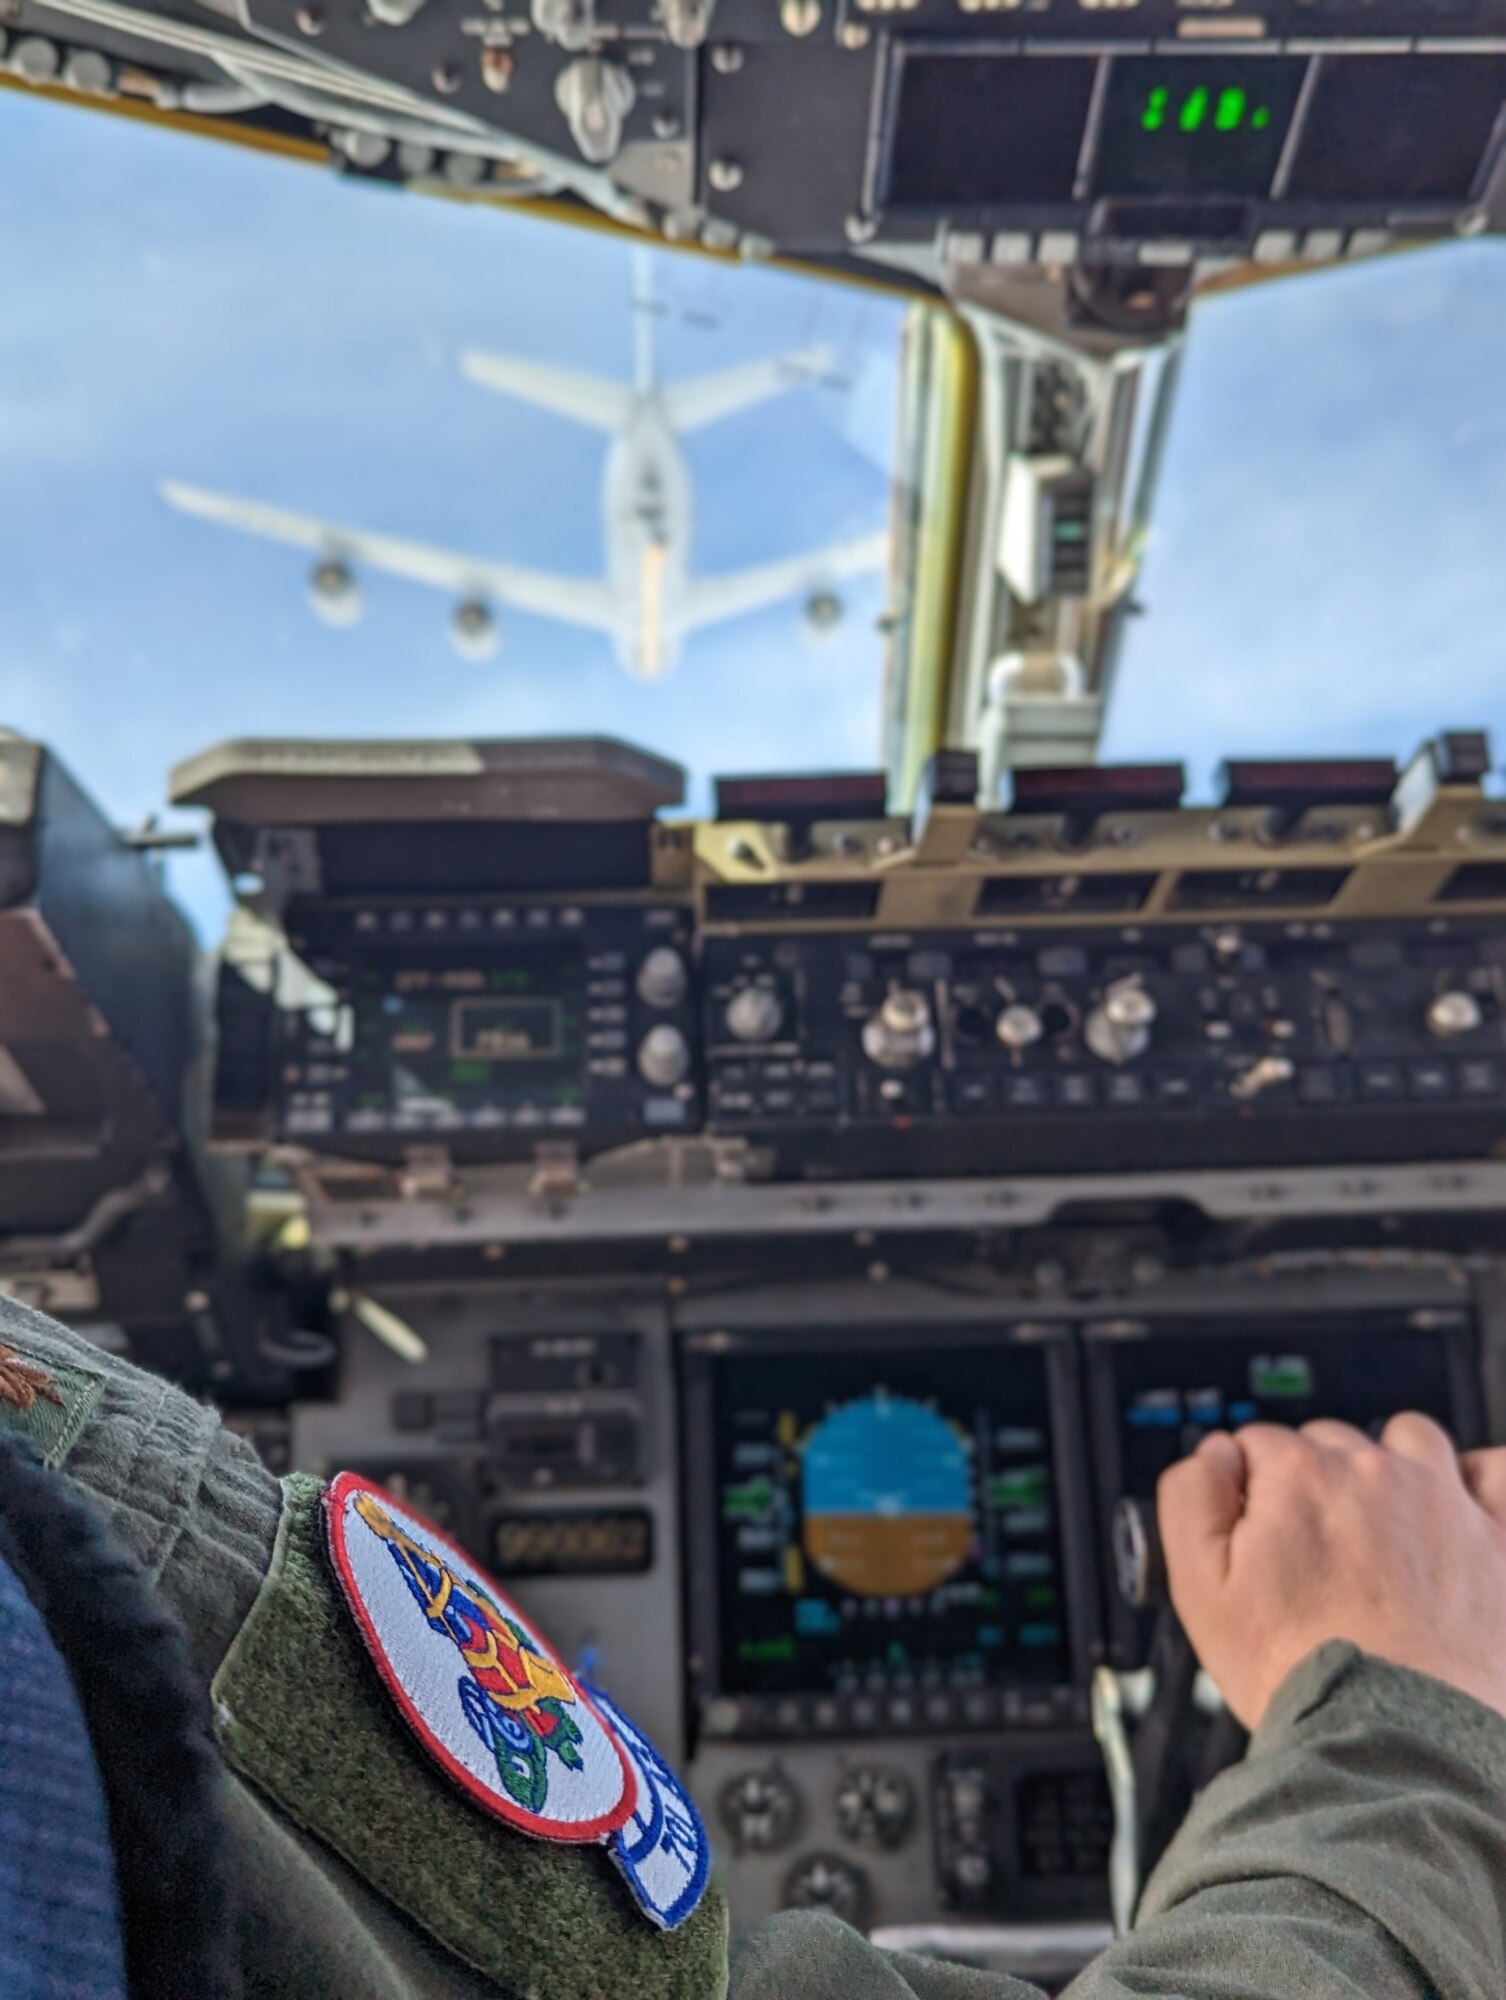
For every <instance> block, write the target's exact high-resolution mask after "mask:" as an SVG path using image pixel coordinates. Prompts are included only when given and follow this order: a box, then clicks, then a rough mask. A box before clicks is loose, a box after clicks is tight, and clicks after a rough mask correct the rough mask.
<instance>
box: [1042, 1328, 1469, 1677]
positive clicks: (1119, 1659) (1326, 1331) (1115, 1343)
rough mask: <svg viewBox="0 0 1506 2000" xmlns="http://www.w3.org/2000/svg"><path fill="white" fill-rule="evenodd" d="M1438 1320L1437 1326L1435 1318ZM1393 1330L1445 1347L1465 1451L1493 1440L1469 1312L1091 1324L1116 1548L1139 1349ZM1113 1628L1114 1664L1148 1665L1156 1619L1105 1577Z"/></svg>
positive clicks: (1103, 1489)
mask: <svg viewBox="0 0 1506 2000" xmlns="http://www.w3.org/2000/svg"><path fill="white" fill-rule="evenodd" d="M1430 1320H1431V1321H1433V1322H1435V1323H1431V1324H1430V1323H1429V1321H1430ZM1387 1333H1407V1334H1411V1335H1417V1334H1423V1335H1425V1336H1427V1337H1429V1338H1432V1339H1435V1340H1437V1341H1438V1343H1439V1345H1440V1346H1441V1347H1442V1348H1443V1350H1444V1359H1445V1364H1446V1367H1447V1371H1448V1384H1449V1394H1450V1398H1451V1400H1452V1403H1453V1426H1454V1435H1455V1438H1456V1440H1457V1442H1458V1445H1459V1448H1460V1450H1461V1451H1469V1450H1471V1449H1473V1448H1474V1447H1475V1446H1477V1445H1480V1444H1482V1443H1483V1442H1484V1438H1485V1411H1484V1403H1483V1399H1482V1393H1481V1385H1480V1378H1479V1367H1478V1356H1477V1344H1476V1328H1475V1322H1474V1318H1473V1315H1472V1314H1471V1313H1470V1312H1469V1311H1468V1310H1467V1309H1465V1308H1464V1307H1459V1308H1457V1309H1453V1310H1450V1309H1447V1308H1443V1307H1417V1306H1413V1307H1402V1308H1394V1309H1384V1308H1382V1309H1374V1308H1365V1307H1355V1308H1351V1309H1349V1310H1344V1309H1342V1308H1338V1309H1331V1310H1328V1311H1324V1310H1323V1309H1322V1307H1314V1308H1308V1309H1307V1310H1301V1309H1296V1310H1292V1309H1283V1308H1281V1307H1271V1308H1269V1309H1267V1310H1265V1311H1259V1310H1256V1309H1247V1310H1242V1311H1238V1312H1232V1313H1231V1312H1230V1311H1228V1310H1227V1309H1226V1308H1225V1307H1223V1306H1221V1305H1217V1304H1214V1303H1212V1302H1210V1303H1208V1304H1206V1305H1204V1306H1201V1307H1190V1306H1189V1307H1187V1308H1186V1309H1184V1310H1181V1311H1178V1312H1158V1313H1156V1314H1155V1315H1154V1316H1153V1317H1151V1318H1148V1319H1146V1320H1144V1321H1139V1320H1137V1321H1133V1322H1124V1321H1105V1322H1100V1323H1098V1324H1094V1323H1093V1322H1092V1321H1089V1322H1087V1323H1086V1324H1084V1325H1083V1326H1082V1328H1081V1335H1082V1343H1083V1357H1084V1359H1083V1366H1084V1370H1085V1385H1086V1400H1087V1418H1088V1426H1089V1428H1088V1430H1087V1433H1086V1437H1087V1442H1088V1447H1089V1451H1090V1453H1091V1457H1092V1462H1093V1466H1094V1469H1095V1473H1096V1477H1097V1483H1098V1503H1099V1534H1100V1538H1101V1546H1102V1547H1103V1548H1104V1549H1108V1548H1109V1546H1110V1539H1111V1533H1112V1522H1113V1514H1114V1509H1115V1507H1116V1505H1117V1504H1118V1501H1119V1497H1120V1495H1121V1493H1122V1492H1123V1490H1124V1450H1123V1438H1122V1436H1121V1432H1120V1412H1119V1384H1118V1378H1117V1372H1116V1365H1115V1364H1116V1360H1117V1358H1118V1356H1119V1355H1120V1354H1122V1353H1123V1352H1124V1351H1125V1350H1126V1349H1127V1348H1128V1347H1129V1346H1131V1345H1135V1346H1143V1345H1144V1344H1146V1343H1148V1342H1150V1341H1153V1340H1159V1339H1166V1338H1171V1339H1186V1338H1187V1337H1188V1336H1189V1335H1197V1336H1200V1337H1201V1338H1203V1339H1206V1340H1207V1341H1209V1342H1210V1343H1211V1342H1234V1341H1250V1340H1256V1339H1262V1338H1265V1339H1269V1341H1270V1343H1271V1345H1272V1347H1280V1346H1283V1345H1285V1344H1286V1343H1289V1342H1290V1343H1295V1344H1297V1345H1300V1344H1301V1342H1302V1340H1303V1338H1304V1336H1307V1335H1311V1334H1322V1335H1323V1336H1325V1337H1327V1338H1331V1337H1332V1336H1334V1335H1335V1334H1346V1335H1349V1336H1351V1337H1352V1338H1353V1339H1355V1340H1356V1341H1357V1342H1361V1341H1363V1340H1365V1339H1366V1338H1367V1337H1374V1336H1376V1335H1384V1334H1387ZM1103 1589H1104V1630H1105V1632H1106V1634H1107V1637H1108V1641H1109V1657H1110V1659H1111V1660H1113V1661H1114V1662H1115V1663H1116V1664H1117V1665H1121V1666H1124V1665H1139V1664H1140V1663H1141V1660H1142V1656H1143V1654H1144V1651H1145V1645H1146V1633H1147V1625H1148V1614H1144V1613H1138V1612H1135V1611H1133V1610H1131V1609H1130V1607H1129V1606H1128V1605H1127V1604H1126V1603H1125V1602H1124V1601H1123V1599H1122V1598H1121V1597H1120V1596H1119V1593H1118V1591H1117V1589H1116V1588H1115V1585H1114V1579H1113V1576H1112V1575H1111V1574H1108V1573H1107V1572H1106V1573H1105V1574H1104V1576H1103Z"/></svg>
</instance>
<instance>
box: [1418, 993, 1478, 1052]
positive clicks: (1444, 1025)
mask: <svg viewBox="0 0 1506 2000" xmlns="http://www.w3.org/2000/svg"><path fill="white" fill-rule="evenodd" d="M1484 1019H1485V1013H1484V1009H1483V1008H1482V1007H1481V1005H1480V1003H1479V1001H1478V1000H1477V999H1476V998H1475V996H1474V994H1473V993H1465V992H1462V991H1461V990H1460V989H1459V988H1458V987H1453V988H1451V989H1450V990H1449V991H1448V992H1447V993H1435V994H1434V996H1433V998H1432V1000H1431V1001H1430V1002H1429V1005H1428V1033H1429V1034H1430V1035H1436V1036H1437V1037H1438V1039H1439V1040H1440V1041H1444V1042H1446V1041H1450V1040H1452V1038H1453V1037H1454V1036H1455V1035H1469V1034H1473V1032H1474V1031H1475V1029H1476V1028H1478V1027H1479V1026H1480V1025H1481V1024H1482V1023H1483V1021H1484Z"/></svg>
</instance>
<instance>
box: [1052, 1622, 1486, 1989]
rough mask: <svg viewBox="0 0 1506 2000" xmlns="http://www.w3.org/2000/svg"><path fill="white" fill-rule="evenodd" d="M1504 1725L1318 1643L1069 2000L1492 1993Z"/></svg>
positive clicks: (1461, 1701)
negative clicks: (1123, 1931) (1134, 1913)
mask: <svg viewBox="0 0 1506 2000" xmlns="http://www.w3.org/2000/svg"><path fill="white" fill-rule="evenodd" d="M1502 1993H1506V1718H1503V1717H1502V1716H1500V1715H1498V1714H1496V1713H1495V1712H1494V1711H1493V1710H1490V1709H1487V1708H1485V1707H1483V1706H1482V1705H1481V1704H1479V1703H1478V1702H1475V1701H1472V1700H1471V1699H1470V1698H1469V1697H1468V1696H1466V1695H1463V1694H1460V1693H1459V1692H1457V1690H1455V1689H1453V1688H1450V1687H1446V1686H1445V1685H1444V1684H1443V1683H1442V1682H1440V1681H1435V1680H1433V1679H1431V1678H1430V1677H1428V1676H1425V1675H1422V1674H1413V1673H1408V1672H1406V1671H1405V1670H1403V1669H1401V1668H1399V1667H1392V1666H1388V1665H1385V1664H1383V1663H1382V1662H1380V1661H1377V1660H1373V1659H1370V1658H1367V1657H1366V1656H1364V1655H1362V1654H1360V1653H1359V1652H1357V1651H1356V1649H1355V1648H1354V1647H1352V1646H1349V1645H1343V1644H1332V1645H1327V1646H1323V1647H1320V1648H1319V1649H1318V1651H1317V1652H1316V1653H1314V1654H1312V1655H1310V1656H1309V1658H1308V1659H1307V1660H1305V1661H1304V1662H1303V1663H1302V1664H1301V1666H1299V1667H1298V1668H1297V1669H1296V1670H1295V1671H1294V1672H1293V1673H1292V1674H1290V1675H1289V1676H1288V1678H1287V1680H1286V1681H1285V1683H1284V1684H1283V1686H1282V1688H1281V1690H1280V1691H1279V1693H1278V1694H1277V1696H1276V1697H1275V1699H1274V1701H1273V1702H1272V1704H1271V1708H1270V1711H1269V1713H1268V1714H1267V1716H1266V1719H1265V1720H1264V1722H1263V1723H1262V1724H1261V1727H1260V1729H1259V1731H1258V1732H1257V1734H1256V1736H1255V1739H1254V1742H1253V1743H1252V1745H1251V1749H1250V1754H1249V1756H1248V1757H1247V1758H1246V1760H1245V1762H1244V1763H1242V1764H1240V1765H1238V1766H1236V1767H1235V1768H1234V1769H1233V1770H1231V1771H1227V1772H1225V1773H1224V1774H1223V1776H1221V1777H1220V1778H1218V1779H1217V1780H1215V1782H1214V1783H1213V1784H1212V1785H1210V1786H1209V1788H1208V1790H1207V1791H1206V1792H1205V1793H1204V1794H1203V1795H1202V1797H1201V1798H1200V1799H1199V1801H1198V1802H1197V1804H1196V1806H1195V1807H1194V1809H1193V1811H1192V1813H1191V1814H1190V1815H1189V1817H1188V1819H1187V1821H1186V1823H1185V1824H1184V1826H1183V1827H1182V1829H1181V1831H1180V1832H1179V1834H1178V1835H1177V1838H1176V1839H1175V1841H1174V1842H1173V1843H1172V1845H1171V1847H1170V1848H1169V1849H1168V1850H1167V1853H1166V1856H1165V1858H1164V1860H1163V1861H1162V1862H1161V1865H1160V1867H1159V1868H1158V1869H1157V1870H1156V1873H1155V1875H1154V1876H1153V1877H1152V1879H1151V1882H1150V1885H1149V1887H1148V1889H1147V1891H1146V1894H1145V1898H1144V1901H1143V1903H1142V1906H1141V1912H1140V1918H1139V1923H1138V1925H1137V1928H1136V1929H1135V1931H1134V1932H1133V1934H1132V1935H1131V1936H1130V1937H1128V1938H1125V1939H1123V1940H1122V1941H1121V1942H1120V1943H1118V1944H1116V1945H1115V1946H1113V1947H1112V1949H1111V1950H1109V1951H1108V1952H1106V1953H1105V1954H1104V1956H1103V1957H1102V1958H1100V1959H1099V1960H1097V1961H1096V1963H1095V1964H1093V1965H1092V1966H1091V1967H1090V1968H1089V1969H1088V1970H1087V1971H1086V1972H1085V1973H1083V1974H1082V1976H1081V1977H1080V1978H1079V1979H1078V1980H1076V1981H1075V1982H1074V1983H1073V1985H1072V1986H1071V1987H1070V1988H1069V1989H1068V2000H1126V1996H1128V1995H1130V1994H1133V1995H1134V1996H1136V2000H1163V1996H1167V2000H1169V1996H1173V1995H1174V1996H1176V2000H1293V1996H1297V1995H1300V1996H1302V2000H1439V1996H1442V2000H1496V1997H1497V1996H1499V1995H1501V1994H1502Z"/></svg>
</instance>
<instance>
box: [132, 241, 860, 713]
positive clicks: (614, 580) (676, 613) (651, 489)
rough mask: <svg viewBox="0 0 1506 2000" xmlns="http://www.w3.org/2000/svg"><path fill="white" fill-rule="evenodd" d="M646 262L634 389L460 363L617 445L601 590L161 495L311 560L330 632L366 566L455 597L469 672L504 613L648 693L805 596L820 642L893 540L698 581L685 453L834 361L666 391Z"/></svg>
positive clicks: (507, 363)
mask: <svg viewBox="0 0 1506 2000" xmlns="http://www.w3.org/2000/svg"><path fill="white" fill-rule="evenodd" d="M648 263H649V259H648V257H647V255H646V253H643V252H639V253H638V254H637V255H636V256H635V259H634V280H635V285H634V300H635V303H634V328H635V346H636V355H635V364H636V365H635V368H634V374H633V380H632V381H631V382H630V383H625V382H611V381H607V380H604V379H603V378H601V377H599V376H595V375H585V374H580V373H577V372H575V371H574V370H571V369H567V368H557V367H554V366H553V365H551V364H549V363H547V362H537V361H525V360H521V359H518V358H516V357H514V356H512V355H505V354H486V353H481V352H477V351H474V350H472V351H468V352H466V353H465V354H463V355H462V356H461V364H460V365H461V367H462V369H463V370H464V372H465V374H466V376H467V378H468V379H469V380H470V381H472V382H475V383H476V384H478V385H479V386H480V387H481V388H483V389H494V390H496V391H498V392H499V393H500V394H502V395H505V396H514V397H516V398H517V399H518V400H519V401H521V402H525V403H531V404H533V405H534V406H535V407H536V408H538V409H543V410H549V411H552V412H553V413H554V414H555V415H557V416H561V417H567V418H569V419H571V420H572V421H573V422H575V423H579V424H587V425H589V426H591V427H592V428H593V429H596V430H599V431H602V432H604V433H605V434H606V435H607V436H608V437H610V438H611V440H612V442H611V445H610V447H609V449H608V452H607V457H606V464H605V467H604V469H603V473H602V511H603V515H604V518H605V545H606V573H605V575H603V576H601V577H597V578H593V577H577V576H561V575H557V574H555V573H553V572H550V571H546V570H536V569H527V568H524V567H523V566H522V565H521V564H518V563H509V562H502V561H498V560H495V559H493V558H488V557H481V556H470V555H466V554H464V553H462V552H460V551H458V550H454V549H441V548H433V547H431V546H429V545H428V544H427V543H423V542H416V541H408V540H405V539H403V538H401V537H399V536H396V535H383V534H372V533H369V532H368V531H367V530H365V529H362V528H348V527H344V526H342V525H340V524H339V523H337V522H333V521H321V520H317V519H315V518H314V517H313V516H311V515H306V514H294V513H291V512H289V511H288V510H286V509H285V508H282V507H277V506H272V505H269V504H267V503H265V502H263V501H260V500H248V499H243V498H241V497H239V496H238V495H235V494H229V493H212V492H207V491H206V490H205V489H203V488H202V487H198V486H190V485H186V484H184V483H183V482H181V481H179V480H175V479H167V480H164V481H163V482H162V489H161V490H162V497H163V498H164V499H165V500H166V501H168V503H169V504H170V505H171V506H174V507H178V508H181V509H182V511H183V512H184V513H188V514H197V515H199V516H201V517H202V518H203V519H204V520H208V521H217V522H219V523H220V524H221V526H223V527H227V528H237V529H239V530H240V531H241V532H242V533H243V534H248V535H259V536H261V537H262V538H263V539H264V540H267V541H274V542H285V543H287V544H288V545H289V546H290V547H292V548H299V549H307V550H308V551H309V552H310V553H311V554H312V555H313V556H314V559H315V560H314V568H313V571H312V573H311V575H310V579H309V592H310V597H311V599H312V602H313V607H314V610H315V611H316V612H317V613H318V614H319V616H320V617H321V618H323V619H324V620H325V621H326V622H327V623H329V624H332V625H349V624H353V623H354V622H355V621H356V620H357V619H358V618H359V617H360V616H361V612H362V609H363V602H362V593H361V587H360V582H359V580H358V570H359V568H360V567H361V566H362V565H364V566H366V567H367V568H370V569H376V570H384V571H386V572H387V574H389V575H391V576H401V577H406V578H407V579H408V580H409V581H410V582H413V583H424V584H429V585H431V586H432V587H433V588H435V589H437V590H444V591H449V592H451V593H452V594H453V595H454V597H455V598H456V605H455V610H454V613H453V616H452V619H451V627H450V630H451V638H452V639H453V641H454V644H455V647H456V650H457V651H458V652H459V653H460V654H461V656H462V657H463V658H465V659H470V660H476V661H481V660H485V659H487V658H489V657H490V655H491V654H492V653H493V652H494V651H495V650H496V646H497V643H498V639H499V637H500V634H499V631H498V623H497V617H496V613H495V611H494V609H493V606H494V605H496V604H506V605H510V606H512V607H513V608H514V609H516V610H518V611H527V612H532V613H534V614H535V615H536V616H540V617H544V618H557V619H559V620H561V621H562V622H563V623H565V624H569V625H583V626H586V627H587V628H589V629H590V630H593V631H598V632H604V633H606V634H607V635H608V636H609V637H610V638H611V640H612V643H613V645H614V646H615V648H616V651H617V657H618V659H619V660H620V661H621V662H622V665H623V666H624V667H625V668H626V670H627V672H628V673H630V674H631V675H633V676H634V677H635V678H636V679H639V680H649V681H651V680H658V679H660V678H662V676H663V675H665V674H667V673H668V672H669V671H670V670H671V669H672V668H673V667H674V665H675V663H676V661H677V660H678V658H679V653H680V647H681V644H682V642H683V640H684V639H685V637H686V635H687V634H688V633H691V632H696V631H699V630H700V629H702V628H703V627H705V626H708V625H721V624H724V623H726V622H727V621H728V620H729V619H733V618H741V617H742V616H744V615H745V614H746V613H748V612H752V611H760V610H762V609H764V607H765V606H767V605H771V604H780V603H783V602H784V601H785V600H787V599H790V598H803V600H804V623H805V628H806V631H807V632H808V633H809V634H810V636H812V637H813V638H819V637H821V636H823V635H824V634H825V633H827V632H828V631H830V630H831V629H832V628H833V627H834V626H835V625H837V624H838V623H840V621H841V618H842V614H843V604H842V599H841V596H840V595H839V593H838V591H837V589H836V585H837V584H839V583H840V582H842V581H844V580H845V579H846V578H848V577H852V576H860V575H864V574H866V573H869V572H871V571H874V570H877V569H880V568H882V567H883V564H884V561H885V559H886V555H887V551H888V545H889V537H888V534H887V532H886V531H884V530H880V531H879V532H878V533H875V534H869V535H864V536H861V537H859V538H857V539H855V540H852V541H846V542H839V543H836V544H834V545H832V546H831V547H829V548H826V549H820V550H815V551H809V550H807V551H803V552H802V553H801V554H799V555H795V556H791V557H788V558H786V559H784V560H782V561H779V562H772V563H765V564H761V565H759V566H757V567H755V568H751V569H742V570H734V571H732V572H730V573H729V574H727V575H724V576H711V577H700V576H695V575H693V574H692V572H691V567H690V553H691V530H692V524H693V518H694V506H695V501H694V493H693V490H692V486H691V480H690V472H689V468H688V467H687V465H686V463H685V456H684V453H683V451H682V450H681V448H680V440H681V438H683V437H685V436H687V435H688V434H689V433H690V432H692V431H697V430H701V429H704V428H705V427H706V426H707V425H708V424H716V423H721V422H723V421H724V420H725V419H726V418H728V417H732V416H735V415H737V414H738V413H739V412H740V411H743V410H747V409H751V408H752V407H753V406H754V405H755V404H758V403H762V402H765V401H767V400H768V399H769V398H770V397H773V396H779V395H783V394H785V393H786V392H787V391H789V390H791V389H796V388H800V387H802V386H803V385H806V384H809V383H816V382H819V381H821V380H822V379H823V378H828V377H829V376H830V372H831V368H832V355H831V352H830V350H829V349H827V348H824V347H810V348H803V349H798V350H794V351H792V352H789V353H785V354H779V355H772V356H770V357H769V358H768V359H766V360H762V361H752V362H747V363H744V364H742V365H741V366H738V367H733V368H727V369H722V370H719V371H718V372H716V373H715V374H710V375H697V376H691V377H689V378H688V379H686V380H684V381H680V382H664V381H662V380H661V379H660V377H659V373H658V366H657V354H656V351H655V350H656V342H655V338H654V317H655V314H656V312H657V311H658V307H657V306H656V304H655V303H654V301H653V300H652V299H651V297H650V295H649V287H648V283H647V277H648Z"/></svg>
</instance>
